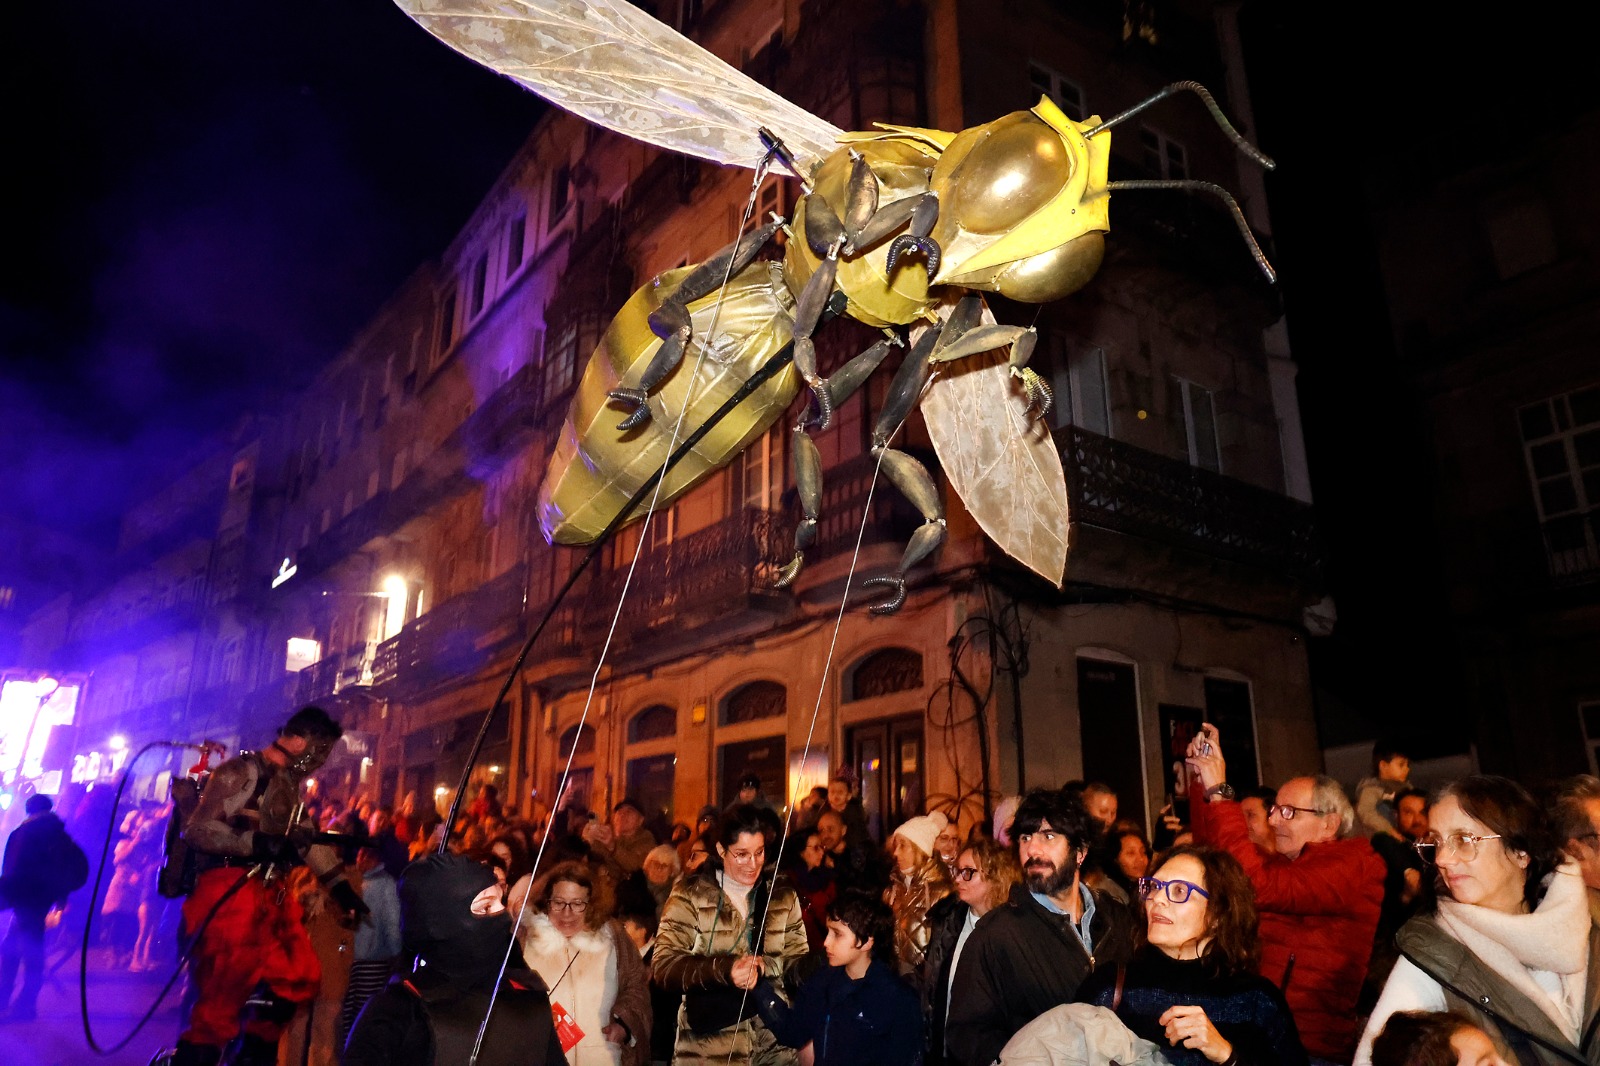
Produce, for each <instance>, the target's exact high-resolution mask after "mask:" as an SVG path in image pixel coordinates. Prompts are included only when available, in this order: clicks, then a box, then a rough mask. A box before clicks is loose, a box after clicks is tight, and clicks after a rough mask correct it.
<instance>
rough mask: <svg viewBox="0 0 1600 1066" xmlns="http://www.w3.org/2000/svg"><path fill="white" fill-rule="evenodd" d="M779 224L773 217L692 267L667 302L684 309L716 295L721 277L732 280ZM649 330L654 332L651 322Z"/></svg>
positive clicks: (653, 325)
mask: <svg viewBox="0 0 1600 1066" xmlns="http://www.w3.org/2000/svg"><path fill="white" fill-rule="evenodd" d="M781 225H783V219H781V218H774V219H772V220H771V221H769V222H768V223H767V224H766V225H764V226H762V227H761V228H760V229H753V230H751V231H750V232H749V233H746V234H745V235H744V236H743V237H740V238H739V239H738V240H737V241H734V242H733V243H732V244H730V245H728V246H727V247H726V248H724V249H722V250H721V251H720V252H718V253H717V254H716V255H714V256H712V257H711V258H710V259H707V260H706V261H705V262H704V263H701V264H700V265H699V266H697V267H695V268H694V269H693V270H692V271H690V272H689V276H688V277H686V278H684V279H683V281H682V282H680V283H679V284H678V287H677V288H676V289H674V290H673V291H672V295H671V296H670V297H668V300H667V302H671V303H676V304H679V305H682V306H685V307H687V305H689V304H691V303H693V302H694V301H696V300H698V299H700V297H702V296H709V295H711V294H712V293H714V292H716V291H717V289H718V288H719V287H721V285H722V279H723V278H727V277H732V276H733V275H735V274H737V273H739V271H741V270H743V269H744V268H745V267H747V266H749V265H750V264H751V263H752V262H753V261H754V260H755V257H756V253H758V252H760V251H761V249H762V248H764V247H765V246H766V243H767V242H768V241H770V240H772V235H773V234H774V233H777V232H778V228H779V227H780V226H781ZM663 306H664V304H663ZM658 311H659V309H658ZM654 317H655V315H654V314H652V316H651V318H652V319H653V318H654ZM650 328H651V329H655V323H654V322H652V323H651V326H650ZM656 336H658V337H659V336H665V334H663V333H661V331H660V330H657V331H656Z"/></svg>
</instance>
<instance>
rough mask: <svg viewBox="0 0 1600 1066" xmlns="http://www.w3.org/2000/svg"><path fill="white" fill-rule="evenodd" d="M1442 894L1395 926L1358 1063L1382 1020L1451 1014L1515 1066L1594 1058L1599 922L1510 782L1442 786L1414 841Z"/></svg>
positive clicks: (1572, 869) (1476, 780)
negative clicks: (1407, 1014) (1404, 1014)
mask: <svg viewBox="0 0 1600 1066" xmlns="http://www.w3.org/2000/svg"><path fill="white" fill-rule="evenodd" d="M1417 850H1418V851H1420V852H1422V853H1423V854H1424V855H1425V857H1427V858H1428V859H1429V860H1430V861H1431V862H1433V863H1434V864H1435V865H1436V867H1437V870H1438V878H1437V879H1436V881H1435V883H1434V884H1435V888H1436V889H1437V890H1438V891H1439V892H1441V893H1442V895H1440V896H1438V897H1437V898H1436V899H1435V900H1434V901H1433V904H1432V907H1431V908H1426V909H1428V910H1429V913H1424V914H1422V915H1419V916H1418V917H1416V918H1413V919H1412V920H1411V921H1409V922H1407V923H1406V925H1405V927H1404V928H1402V929H1401V930H1400V935H1399V937H1398V946H1399V948H1400V952H1401V955H1402V956H1403V957H1402V958H1401V959H1400V961H1399V962H1398V963H1396V964H1395V967H1394V972H1393V973H1392V974H1390V976H1389V982H1388V984H1386V985H1385V986H1384V988H1383V994H1382V995H1381V996H1379V997H1378V1004H1377V1006H1376V1007H1374V1008H1373V1011H1372V1018H1371V1020H1370V1021H1369V1022H1368V1023H1367V1030H1366V1033H1365V1035H1364V1036H1363V1038H1362V1044H1361V1048H1360V1051H1359V1052H1358V1053H1357V1055H1356V1062H1358V1063H1360V1064H1362V1066H1366V1064H1368V1063H1370V1062H1371V1061H1372V1044H1373V1041H1374V1040H1375V1039H1376V1036H1377V1034H1378V1033H1379V1032H1381V1031H1382V1030H1383V1027H1384V1024H1385V1023H1386V1022H1387V1021H1388V1020H1389V1017H1390V1015H1392V1014H1395V1013H1397V1012H1400V1011H1411V1010H1435V1011H1437V1010H1445V1009H1451V1010H1458V1011H1460V1012H1461V1013H1462V1014H1463V1015H1465V1016H1466V1017H1467V1018H1469V1019H1471V1020H1472V1022H1473V1024H1475V1025H1477V1026H1478V1027H1479V1028H1481V1029H1483V1030H1484V1032H1485V1033H1487V1034H1488V1035H1489V1037H1490V1039H1491V1040H1493V1041H1494V1044H1495V1048H1496V1051H1497V1052H1498V1053H1499V1055H1500V1056H1501V1057H1502V1058H1505V1059H1508V1060H1514V1061H1519V1062H1524V1063H1558V1062H1590V1061H1594V1056H1595V1054H1596V1050H1595V1048H1594V1042H1593V1039H1592V1037H1593V1035H1594V1027H1595V1026H1596V1025H1597V1024H1600V1008H1597V1002H1596V1001H1597V999H1600V996H1597V994H1596V993H1597V992H1600V989H1596V988H1593V987H1591V981H1590V978H1589V973H1590V970H1591V967H1592V966H1594V965H1596V964H1600V924H1597V923H1596V921H1595V919H1594V917H1593V916H1592V912H1591V909H1590V905H1589V893H1588V892H1587V891H1586V890H1585V888H1584V884H1583V878H1582V876H1581V874H1580V872H1579V869H1578V866H1577V864H1576V863H1573V862H1570V861H1566V860H1565V856H1563V855H1562V853H1561V850H1560V848H1559V846H1558V845H1557V843H1556V841H1555V839H1554V835H1553V834H1552V833H1551V832H1550V829H1549V826H1548V823H1547V822H1546V820H1545V818H1544V815H1543V813H1542V812H1541V811H1540V810H1539V807H1538V806H1537V805H1536V804H1535V803H1534V801H1533V798H1532V797H1531V796H1529V795H1528V793H1527V791H1526V790H1525V789H1524V788H1523V787H1522V786H1521V785H1519V784H1517V783H1516V782H1514V781H1511V780H1509V779H1507V778H1504V777H1490V776H1473V777H1466V778H1463V779H1461V780H1460V781H1457V782H1456V783H1455V784H1453V785H1451V786H1449V787H1448V788H1446V789H1445V790H1444V791H1443V792H1442V793H1441V794H1440V796H1439V798H1438V800H1437V801H1435V803H1434V804H1433V807H1432V809H1431V810H1429V812H1428V835H1427V836H1426V837H1424V838H1423V839H1422V841H1421V842H1420V843H1419V844H1418V845H1417Z"/></svg>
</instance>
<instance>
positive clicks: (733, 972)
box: [653, 807, 807, 1066]
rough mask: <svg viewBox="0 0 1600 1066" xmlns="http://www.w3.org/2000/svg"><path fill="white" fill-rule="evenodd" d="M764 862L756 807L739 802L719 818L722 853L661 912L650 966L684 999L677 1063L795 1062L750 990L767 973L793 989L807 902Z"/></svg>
mask: <svg viewBox="0 0 1600 1066" xmlns="http://www.w3.org/2000/svg"><path fill="white" fill-rule="evenodd" d="M765 866H766V834H765V832H764V831H763V827H762V820H761V816H760V814H759V812H758V811H757V810H756V809H755V808H754V807H735V808H734V809H733V810H732V811H730V812H728V814H727V816H726V817H724V818H723V820H722V827H721V829H720V830H719V831H718V834H717V854H716V857H715V858H712V859H708V860H707V861H706V865H705V866H703V867H702V868H701V869H700V871H699V872H698V873H696V874H694V875H692V876H689V877H686V878H684V879H683V880H682V881H680V882H678V884H677V885H676V886H675V887H674V888H673V890H672V895H671V896H670V897H668V899H667V905H666V907H665V908H664V909H663V910H662V912H661V927H660V929H659V931H658V932H657V935H656V951H655V959H654V971H653V972H654V975H655V978H654V979H655V981H656V983H657V984H659V985H660V986H661V987H662V988H663V989H664V990H666V991H667V992H670V993H672V994H674V995H681V996H683V1007H682V1009H681V1010H680V1011H679V1013H678V1036H677V1042H676V1044H675V1047H676V1054H675V1056H674V1062H675V1063H676V1064H677V1066H699V1064H705V1066H735V1064H737V1066H743V1064H749V1063H762V1064H766V1063H775V1062H783V1063H788V1062H792V1061H793V1056H791V1055H788V1054H787V1053H783V1052H780V1051H779V1050H778V1048H777V1041H776V1040H775V1038H774V1037H773V1035H772V1033H771V1032H770V1031H768V1029H767V1028H766V1026H765V1024H764V1023H763V1022H762V1021H761V1019H760V1017H759V1016H757V1014H756V1009H755V1003H754V1002H753V1001H752V1000H750V999H749V998H748V997H747V996H746V995H745V993H746V992H748V991H749V990H751V989H753V988H755V985H756V980H757V979H758V978H759V977H762V976H764V977H766V978H767V980H768V981H769V982H771V984H772V985H773V987H775V988H776V989H777V991H778V993H779V994H780V995H785V996H786V995H788V994H789V993H788V990H789V989H791V988H792V987H793V986H792V985H791V984H790V983H789V981H790V980H791V977H792V975H791V972H790V971H791V969H792V967H794V966H795V964H796V963H798V962H800V961H801V960H802V959H804V958H805V957H806V954H807V947H806V931H805V922H804V921H802V919H801V917H800V900H799V898H798V897H797V896H796V895H795V892H794V889H793V888H791V887H790V886H789V885H788V884H787V883H786V882H785V881H783V880H780V879H777V878H775V877H773V876H772V875H771V874H764V872H763V868H764V867H765ZM763 915H765V921H763V918H762V916H763ZM663 1024H665V1022H663Z"/></svg>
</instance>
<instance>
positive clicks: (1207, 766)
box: [1189, 724, 1384, 1062]
mask: <svg viewBox="0 0 1600 1066" xmlns="http://www.w3.org/2000/svg"><path fill="white" fill-rule="evenodd" d="M1189 765H1190V767H1192V768H1193V770H1194V771H1195V772H1194V773H1193V774H1192V775H1191V779H1190V785H1189V799H1190V803H1189V809H1190V811H1191V812H1192V817H1193V823H1194V824H1193V829H1194V835H1195V839H1196V840H1198V841H1199V842H1201V843H1203V844H1211V845H1213V846H1214V847H1219V848H1222V849H1224V850H1225V851H1227V852H1228V853H1229V854H1231V855H1232V856H1233V857H1234V858H1236V859H1238V860H1239V863H1240V865H1242V866H1243V867H1244V869H1245V873H1246V874H1248V875H1249V877H1250V883H1251V885H1253V886H1254V887H1255V890H1256V910H1257V912H1259V914H1260V915H1261V973H1262V976H1264V977H1266V978H1268V979H1269V980H1271V981H1273V982H1275V983H1277V984H1278V985H1279V987H1281V988H1282V989H1283V994H1284V998H1285V999H1286V1000H1288V1002H1289V1008H1290V1010H1292V1011H1293V1012H1294V1020H1295V1025H1296V1026H1297V1027H1298V1028H1299V1030H1300V1039H1301V1042H1302V1043H1304V1044H1305V1047H1306V1050H1307V1051H1308V1052H1310V1053H1311V1054H1312V1055H1313V1056H1314V1057H1315V1058H1317V1059H1326V1060H1330V1061H1333V1062H1349V1061H1350V1058H1351V1056H1352V1055H1353V1054H1354V1053H1355V1048H1356V1041H1357V1039H1358V1038H1359V1037H1360V1035H1361V1018H1360V1017H1359V1015H1358V1014H1357V1012H1356V998H1357V997H1358V996H1359V995H1360V992H1361V981H1362V978H1363V977H1364V976H1365V975H1366V972H1367V960H1368V957H1369V956H1370V955H1371V953H1372V934H1373V931H1374V930H1375V929H1377V926H1378V911H1379V909H1380V908H1381V907H1382V905H1383V876H1384V865H1383V860H1382V859H1380V858H1379V857H1378V853H1377V852H1375V851H1373V850H1372V845H1371V844H1370V843H1368V842H1367V840H1366V839H1365V838H1362V837H1350V836H1349V833H1350V832H1351V830H1352V828H1353V827H1354V824H1355V811H1354V809H1353V808H1352V807H1351V806H1350V800H1349V799H1348V798H1347V797H1346V796H1345V794H1344V790H1343V789H1341V788H1340V787H1339V784H1338V782H1336V781H1334V780H1333V779H1332V778H1328V777H1296V778H1294V779H1292V780H1290V781H1287V782H1285V783H1284V785H1283V787H1282V788H1280V789H1278V802H1277V804H1276V805H1274V806H1273V807H1272V808H1271V810H1270V811H1269V813H1268V818H1267V824H1268V825H1269V826H1270V827H1271V829H1272V841H1273V848H1274V850H1275V852H1276V853H1275V854H1272V855H1264V854H1262V852H1261V851H1260V849H1258V848H1257V847H1256V846H1255V845H1254V844H1252V843H1251V842H1250V834H1249V830H1248V828H1247V827H1246V825H1245V819H1244V812H1243V811H1242V810H1240V809H1239V804H1238V803H1237V802H1235V801H1234V797H1233V789H1232V788H1231V787H1230V786H1229V785H1228V784H1227V780H1228V778H1227V765H1226V763H1225V762H1224V761H1223V758H1222V740H1221V737H1220V735H1219V734H1218V733H1217V727H1216V726H1214V725H1209V724H1208V725H1204V726H1201V730H1200V733H1199V734H1198V735H1197V736H1196V737H1195V739H1194V740H1193V741H1192V742H1191V743H1190V745H1189Z"/></svg>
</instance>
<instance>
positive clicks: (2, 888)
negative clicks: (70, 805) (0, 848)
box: [0, 811, 87, 911]
mask: <svg viewBox="0 0 1600 1066" xmlns="http://www.w3.org/2000/svg"><path fill="white" fill-rule="evenodd" d="M86 866H87V861H86V860H85V857H84V854H83V849H82V848H80V847H78V845H77V842H76V841H74V840H73V839H72V838H71V837H70V836H68V835H67V827H66V826H65V825H64V824H63V823H62V821H61V819H60V818H59V817H58V816H57V815H56V813H55V812H54V811H45V812H43V813H41V814H33V815H29V816H28V817H27V818H26V819H25V820H24V821H23V822H22V824H21V825H19V826H17V827H16V828H15V829H13V830H12V831H11V836H9V837H8V838H6V853H5V860H4V864H3V865H0V907H17V908H19V909H23V910H40V911H48V910H49V909H50V908H51V907H52V906H54V905H55V904H58V903H65V902H66V898H67V896H68V895H69V894H71V893H72V892H74V891H76V890H77V889H78V888H80V887H82V885H83V880H82V879H81V878H80V877H79V875H80V874H83V873H86V869H85V868H86Z"/></svg>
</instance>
